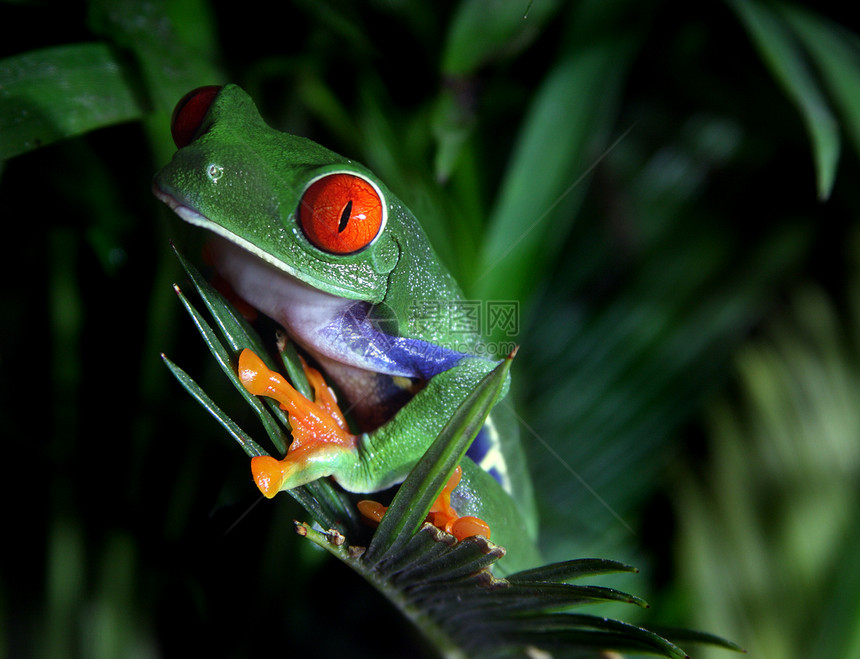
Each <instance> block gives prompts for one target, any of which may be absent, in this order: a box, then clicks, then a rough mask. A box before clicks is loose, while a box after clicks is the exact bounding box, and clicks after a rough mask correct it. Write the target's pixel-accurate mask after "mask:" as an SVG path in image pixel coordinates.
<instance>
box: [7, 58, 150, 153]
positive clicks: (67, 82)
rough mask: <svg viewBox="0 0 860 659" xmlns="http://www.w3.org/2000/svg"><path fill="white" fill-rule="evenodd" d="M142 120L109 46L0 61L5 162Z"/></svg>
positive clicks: (140, 111) (139, 109)
mask: <svg viewBox="0 0 860 659" xmlns="http://www.w3.org/2000/svg"><path fill="white" fill-rule="evenodd" d="M141 116H142V110H141V107H140V105H139V104H138V102H137V99H136V98H135V97H134V94H133V93H132V90H131V89H130V87H129V85H128V82H127V81H126V78H125V76H124V72H123V70H122V67H121V65H120V63H119V61H118V60H117V59H116V58H115V57H114V55H113V53H112V52H111V50H110V49H109V48H108V46H107V45H106V44H103V43H84V44H75V45H72V46H58V47H54V48H45V49H43V50H36V51H32V52H29V53H25V54H23V55H16V56H14V57H9V58H7V59H4V60H2V61H0V160H5V159H6V158H11V157H12V156H16V155H18V154H21V153H26V152H27V151H32V150H33V149H38V148H40V147H42V146H45V145H47V144H51V143H52V142H56V141H57V140H61V139H65V138H67V137H75V136H78V135H83V134H85V133H88V132H90V131H91V130H95V129H97V128H103V127H105V126H111V125H113V124H118V123H121V122H124V121H131V120H132V119H138V118H139V117H141Z"/></svg>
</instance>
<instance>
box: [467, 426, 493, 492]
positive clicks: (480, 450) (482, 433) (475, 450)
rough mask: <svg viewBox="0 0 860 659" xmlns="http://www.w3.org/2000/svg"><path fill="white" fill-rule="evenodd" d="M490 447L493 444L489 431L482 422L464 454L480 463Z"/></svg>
mask: <svg viewBox="0 0 860 659" xmlns="http://www.w3.org/2000/svg"><path fill="white" fill-rule="evenodd" d="M491 448H493V444H492V440H491V439H490V433H489V432H488V431H487V426H486V424H484V425H483V426H482V427H481V429H480V430H479V431H478V435H477V436H476V437H475V441H474V442H472V445H471V446H470V447H469V450H468V451H466V455H467V456H469V457H470V458H471V459H472V462H474V463H475V464H478V465H479V464H481V461H482V460H483V459H484V458H485V457H487V453H489V452H490V449H491ZM496 480H498V479H496Z"/></svg>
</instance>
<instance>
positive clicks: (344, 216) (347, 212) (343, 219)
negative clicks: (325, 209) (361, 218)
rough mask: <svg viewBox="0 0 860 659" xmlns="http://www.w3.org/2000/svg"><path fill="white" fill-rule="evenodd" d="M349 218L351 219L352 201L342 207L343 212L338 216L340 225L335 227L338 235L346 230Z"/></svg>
mask: <svg viewBox="0 0 860 659" xmlns="http://www.w3.org/2000/svg"><path fill="white" fill-rule="evenodd" d="M350 217H352V199H350V200H349V201H348V202H346V206H344V207H343V212H342V213H341V214H340V224H338V225H337V232H338V233H341V232H342V231H343V230H344V229H346V225H347V224H349V218H350Z"/></svg>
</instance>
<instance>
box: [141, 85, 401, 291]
mask: <svg viewBox="0 0 860 659" xmlns="http://www.w3.org/2000/svg"><path fill="white" fill-rule="evenodd" d="M172 132H173V137H174V141H175V142H176V144H177V147H179V150H178V151H177V152H176V154H175V155H174V156H173V159H172V160H171V162H170V163H169V164H168V165H167V166H166V167H164V168H163V169H162V170H161V171H159V172H158V173H157V174H156V175H155V179H154V181H153V191H154V192H155V194H156V196H157V197H159V198H160V199H161V200H162V201H164V202H165V203H167V204H168V205H169V206H170V207H171V208H172V209H173V210H174V211H175V212H176V213H177V214H178V215H179V216H180V217H181V218H182V219H184V220H185V221H187V222H189V223H191V224H194V225H198V226H202V227H204V228H206V229H208V230H210V231H212V232H213V233H215V234H217V235H218V236H221V237H222V238H225V239H226V240H227V241H228V242H229V243H232V244H233V245H236V246H239V247H241V248H242V249H244V250H247V251H248V252H250V253H251V254H253V255H254V256H256V257H259V258H260V259H262V260H263V261H265V262H266V263H268V264H270V265H271V266H274V267H275V268H276V269H278V270H280V271H282V272H284V273H286V274H288V275H290V276H292V277H295V278H296V279H298V280H300V281H302V282H304V283H306V284H308V285H310V286H311V287H313V288H315V289H317V290H321V291H325V292H327V293H331V294H333V295H336V296H339V297H342V298H348V299H352V300H364V301H367V302H371V303H374V302H379V301H381V300H382V299H383V298H384V297H385V293H386V288H387V282H388V277H389V274H390V273H391V271H392V270H393V269H394V267H395V265H396V264H397V262H398V259H399V258H400V248H399V246H398V243H397V240H396V239H395V237H394V234H395V233H396V230H393V229H392V227H391V226H389V224H390V223H389V212H390V211H391V210H392V209H396V208H399V204H394V203H393V201H394V200H393V198H391V195H390V193H389V192H388V190H387V189H386V188H385V186H384V185H382V183H380V182H379V181H377V180H376V179H375V177H374V176H373V175H372V174H371V173H370V172H369V171H368V170H367V169H366V168H364V167H362V166H361V165H359V164H358V163H355V162H352V161H350V160H348V159H346V158H343V157H341V156H339V155H337V154H335V153H333V152H331V151H329V150H328V149H325V148H323V147H321V146H319V145H318V144H316V143H314V142H312V141H310V140H307V139H305V138H302V137H297V136H294V135H289V134H287V133H282V132H279V131H276V130H274V129H272V128H270V127H269V126H267V125H266V123H265V122H264V121H263V119H262V117H261V116H260V114H259V112H258V111H257V108H256V106H255V105H254V103H253V101H252V100H251V98H250V97H249V96H248V95H247V94H246V93H245V92H244V91H243V90H242V89H240V88H239V87H237V86H236V85H227V86H225V87H202V88H200V89H196V90H194V91H192V92H190V93H189V94H188V95H186V96H185V97H184V98H183V99H182V100H181V101H180V102H179V104H178V105H177V107H176V110H175V111H174V115H173V120H172ZM390 198H391V201H389V199H390ZM394 212H395V213H396V212H397V211H396V210H394ZM396 222H397V221H396V220H395V224H396Z"/></svg>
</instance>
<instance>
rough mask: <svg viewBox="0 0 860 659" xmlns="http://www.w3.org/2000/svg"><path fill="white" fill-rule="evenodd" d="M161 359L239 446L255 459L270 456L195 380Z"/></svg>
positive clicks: (168, 361)
mask: <svg viewBox="0 0 860 659" xmlns="http://www.w3.org/2000/svg"><path fill="white" fill-rule="evenodd" d="M161 358H162V359H163V360H164V363H165V364H166V365H167V368H169V369H170V372H171V373H173V375H174V376H175V377H176V379H177V380H179V384H181V385H182V386H183V387H184V388H185V390H186V391H187V392H188V393H189V394H191V395H192V396H193V397H194V399H195V400H196V401H197V402H198V403H200V404H201V405H202V406H203V408H204V409H205V410H206V411H207V412H209V414H211V415H212V416H214V417H215V419H216V420H217V421H218V422H219V423H220V424H221V425H222V426H224V428H225V429H226V430H227V432H228V433H230V436H231V437H233V439H235V440H236V441H237V442H238V443H239V445H240V446H241V447H242V448H243V449H244V450H245V453H247V454H248V455H249V456H250V457H252V458H253V457H255V456H257V455H268V453H266V452H265V451H264V450H263V449H262V447H261V446H260V445H259V444H257V442H255V441H254V440H253V439H251V437H250V436H249V435H248V434H247V433H246V432H245V431H244V430H242V429H241V428H240V427H239V425H238V424H237V423H236V422H235V421H233V419H231V418H230V417H229V416H227V415H226V414H225V413H224V412H223V411H222V410H221V408H220V407H218V406H217V405H216V404H215V402H214V401H213V400H212V399H211V398H209V396H208V395H207V394H206V392H205V391H203V389H201V388H200V385H198V384H197V383H196V382H195V381H194V380H192V379H191V377H189V375H188V374H187V373H186V372H185V371H183V370H182V369H181V368H179V367H178V366H177V365H176V364H174V363H173V362H172V361H170V360H169V359H168V358H167V357H166V356H164V355H162V356H161Z"/></svg>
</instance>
